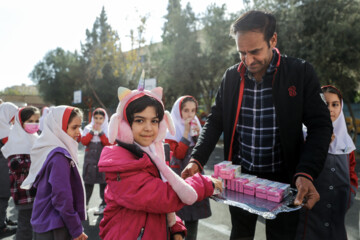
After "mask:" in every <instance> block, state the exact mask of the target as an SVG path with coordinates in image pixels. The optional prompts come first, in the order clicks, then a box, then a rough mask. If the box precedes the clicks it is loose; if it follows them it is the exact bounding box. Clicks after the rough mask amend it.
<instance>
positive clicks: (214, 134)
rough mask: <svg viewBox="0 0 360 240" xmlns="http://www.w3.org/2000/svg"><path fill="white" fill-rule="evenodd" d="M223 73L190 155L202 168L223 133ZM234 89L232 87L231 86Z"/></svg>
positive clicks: (224, 79)
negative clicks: (209, 110)
mask: <svg viewBox="0 0 360 240" xmlns="http://www.w3.org/2000/svg"><path fill="white" fill-rule="evenodd" d="M227 72H228V71H226V72H225V74H224V76H223V79H222V82H221V85H220V88H219V90H218V92H217V93H216V97H215V103H214V105H213V106H212V107H211V113H210V114H209V116H208V118H207V119H206V122H205V125H204V126H203V128H202V130H201V133H200V136H199V138H198V140H197V143H196V145H195V147H194V149H193V151H192V153H191V157H192V158H194V159H196V160H197V161H198V162H199V163H200V164H201V165H202V166H204V165H205V164H206V163H207V161H208V159H209V157H210V154H211V153H212V151H213V150H214V148H215V146H216V144H217V142H218V140H219V138H220V135H221V133H222V132H223V109H222V106H223V95H224V94H223V93H224V89H225V87H224V86H225V85H226V84H225V82H226V75H227ZM232 87H234V86H232Z"/></svg>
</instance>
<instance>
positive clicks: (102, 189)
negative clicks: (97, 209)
mask: <svg viewBox="0 0 360 240" xmlns="http://www.w3.org/2000/svg"><path fill="white" fill-rule="evenodd" d="M99 185H100V197H101V199H102V202H101V204H100V205H105V199H104V192H105V187H106V183H100V184H99ZM93 190H94V184H89V183H85V191H86V205H88V204H89V201H90V198H91V195H92V192H93Z"/></svg>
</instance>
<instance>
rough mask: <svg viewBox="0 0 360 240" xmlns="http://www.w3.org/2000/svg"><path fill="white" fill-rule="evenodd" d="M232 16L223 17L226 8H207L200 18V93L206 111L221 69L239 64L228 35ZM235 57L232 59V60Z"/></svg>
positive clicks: (220, 76)
mask: <svg viewBox="0 0 360 240" xmlns="http://www.w3.org/2000/svg"><path fill="white" fill-rule="evenodd" d="M234 18H235V17H234V16H230V18H227V17H226V6H225V5H222V6H220V7H218V6H216V5H215V4H212V5H210V6H209V7H208V8H207V10H206V12H205V14H204V15H203V17H202V18H201V23H202V27H203V28H202V30H201V31H200V34H201V39H202V40H203V41H204V43H203V44H202V55H201V58H200V59H201V62H202V67H203V69H202V71H201V79H200V84H201V89H202V91H201V93H202V97H203V101H204V104H205V109H206V111H208V112H209V111H210V108H211V105H212V101H213V99H214V97H215V94H216V92H217V90H218V88H219V86H220V82H221V79H222V76H223V74H224V72H225V70H226V69H227V68H228V67H230V66H231V65H233V64H235V63H236V62H239V59H238V55H237V51H236V47H235V44H234V40H233V39H232V38H231V37H230V36H229V29H230V25H231V23H232V21H233V19H234ZM234 56H236V57H234Z"/></svg>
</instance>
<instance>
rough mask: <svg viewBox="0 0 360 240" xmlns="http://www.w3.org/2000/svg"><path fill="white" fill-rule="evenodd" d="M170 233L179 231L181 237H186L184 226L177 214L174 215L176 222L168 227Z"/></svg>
mask: <svg viewBox="0 0 360 240" xmlns="http://www.w3.org/2000/svg"><path fill="white" fill-rule="evenodd" d="M170 233H171V235H174V234H177V233H180V234H181V235H182V236H183V238H184V237H186V235H187V230H186V227H185V225H184V223H183V222H182V220H181V218H179V217H178V216H176V223H175V224H174V226H172V227H171V228H170Z"/></svg>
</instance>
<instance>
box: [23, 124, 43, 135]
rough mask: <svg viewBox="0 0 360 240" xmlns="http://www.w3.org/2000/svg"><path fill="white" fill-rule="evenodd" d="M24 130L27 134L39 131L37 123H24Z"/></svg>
mask: <svg viewBox="0 0 360 240" xmlns="http://www.w3.org/2000/svg"><path fill="white" fill-rule="evenodd" d="M24 129H25V131H26V132H27V133H30V134H33V133H36V132H37V131H39V123H24Z"/></svg>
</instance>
